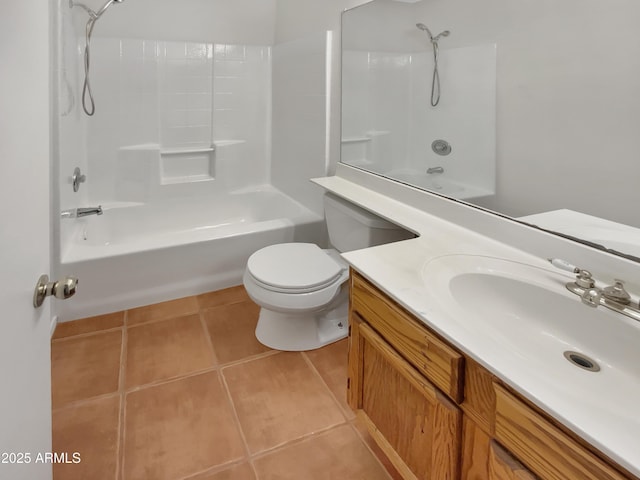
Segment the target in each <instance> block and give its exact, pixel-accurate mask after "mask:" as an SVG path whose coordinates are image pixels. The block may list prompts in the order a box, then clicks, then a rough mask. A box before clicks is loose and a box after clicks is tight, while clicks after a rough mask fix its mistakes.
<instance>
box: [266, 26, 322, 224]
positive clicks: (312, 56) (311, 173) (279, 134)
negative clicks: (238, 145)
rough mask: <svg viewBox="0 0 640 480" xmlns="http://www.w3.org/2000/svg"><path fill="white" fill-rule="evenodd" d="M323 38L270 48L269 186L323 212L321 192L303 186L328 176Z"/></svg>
mask: <svg viewBox="0 0 640 480" xmlns="http://www.w3.org/2000/svg"><path fill="white" fill-rule="evenodd" d="M326 78H327V34H326V33H325V32H320V33H316V34H307V35H306V36H305V37H304V38H301V39H299V40H294V41H290V42H286V43H281V44H278V45H275V46H274V47H273V97H272V153H271V182H272V183H273V185H274V186H276V187H277V188H279V189H280V190H282V191H283V192H284V193H286V194H287V195H290V196H291V197H293V198H294V199H296V200H298V201H299V202H301V203H303V204H304V205H306V206H307V207H309V208H311V209H312V210H314V211H316V212H318V213H321V212H322V203H321V198H322V191H321V189H319V188H316V187H315V186H313V185H312V184H310V183H309V182H308V180H309V179H310V178H313V177H322V176H325V175H326V174H327V98H328V97H327V95H328V91H327V81H326Z"/></svg>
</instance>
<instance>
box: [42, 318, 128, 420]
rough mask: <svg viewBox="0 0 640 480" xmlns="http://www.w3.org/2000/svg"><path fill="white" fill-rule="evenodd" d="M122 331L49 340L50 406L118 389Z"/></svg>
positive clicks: (59, 405)
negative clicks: (50, 341)
mask: <svg viewBox="0 0 640 480" xmlns="http://www.w3.org/2000/svg"><path fill="white" fill-rule="evenodd" d="M121 351H122V330H116V331H111V332H105V333H96V334H92V335H86V336H82V337H72V338H69V339H63V340H57V341H54V342H52V343H51V399H52V404H53V408H58V407H61V406H63V405H66V404H68V403H70V402H74V401H77V400H84V399H87V398H91V397H95V396H98V395H104V394H107V393H113V392H116V391H117V390H118V382H119V378H120V356H121Z"/></svg>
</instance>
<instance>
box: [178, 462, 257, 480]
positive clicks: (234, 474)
mask: <svg viewBox="0 0 640 480" xmlns="http://www.w3.org/2000/svg"><path fill="white" fill-rule="evenodd" d="M189 480H256V476H255V474H254V473H253V469H252V468H251V466H250V465H249V464H248V463H241V464H240V465H234V466H233V467H231V468H227V469H225V470H222V471H220V472H217V473H211V474H208V475H198V476H196V477H189Z"/></svg>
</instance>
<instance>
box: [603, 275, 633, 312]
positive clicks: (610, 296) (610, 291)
mask: <svg viewBox="0 0 640 480" xmlns="http://www.w3.org/2000/svg"><path fill="white" fill-rule="evenodd" d="M613 281H614V282H615V283H614V284H613V285H611V286H609V287H605V288H603V289H602V296H603V297H604V298H605V299H607V300H613V301H614V302H618V303H621V304H623V305H628V304H630V303H631V295H629V292H627V291H626V290H625V288H624V282H623V281H622V280H618V279H617V278H615V279H614V280H613Z"/></svg>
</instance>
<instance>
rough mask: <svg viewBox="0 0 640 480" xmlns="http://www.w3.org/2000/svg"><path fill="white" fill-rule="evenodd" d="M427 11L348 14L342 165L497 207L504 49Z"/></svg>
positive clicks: (366, 8)
mask: <svg viewBox="0 0 640 480" xmlns="http://www.w3.org/2000/svg"><path fill="white" fill-rule="evenodd" d="M421 9H423V10H424V8H423V7H422V6H421V5H420V4H419V3H416V4H414V3H405V2H397V1H392V0H374V1H372V2H369V3H367V4H365V5H362V6H359V7H356V8H353V9H351V10H347V11H345V12H344V13H343V16H342V149H341V161H342V162H343V163H345V164H348V165H351V166H353V167H357V168H361V169H364V170H367V171H369V172H372V173H376V174H378V175H383V176H385V177H388V178H392V179H394V180H397V181H400V182H403V183H407V184H410V185H412V186H415V187H418V188H422V189H425V190H430V191H433V192H436V193H440V194H443V195H447V196H451V197H454V198H458V199H463V200H469V199H477V198H486V197H491V196H492V195H494V193H495V171H496V45H495V43H483V44H470V43H468V42H467V41H466V38H467V36H466V35H464V32H460V31H459V30H458V31H456V29H455V28H454V27H455V26H454V25H447V24H445V23H444V22H438V17H437V15H426V14H424V13H423V12H422V10H421ZM427 21H429V24H428V25H427V24H426V22H427ZM423 22H425V23H423ZM437 142H446V144H447V146H448V148H447V149H446V153H445V151H444V150H438V149H437V148H435V149H434V148H433V144H435V143H437Z"/></svg>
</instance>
